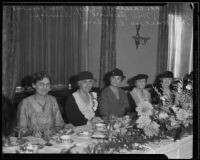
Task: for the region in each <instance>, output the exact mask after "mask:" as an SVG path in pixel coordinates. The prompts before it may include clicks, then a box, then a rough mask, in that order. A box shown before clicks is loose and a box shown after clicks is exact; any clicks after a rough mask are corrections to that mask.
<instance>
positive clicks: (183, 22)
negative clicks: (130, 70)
mask: <svg viewBox="0 0 200 160" xmlns="http://www.w3.org/2000/svg"><path fill="white" fill-rule="evenodd" d="M192 14H193V13H192V9H191V8H190V5H189V3H168V4H167V5H165V6H163V7H161V8H160V19H159V22H160V23H159V24H160V25H159V34H158V54H157V74H158V73H161V72H163V71H166V70H169V71H172V72H173V73H174V76H175V77H181V76H184V74H186V73H188V72H190V71H192V70H193V69H192V67H191V66H192V63H193V62H192V57H193V56H192V55H193V52H192V51H193V48H192V46H193V20H192V19H193V18H192Z"/></svg>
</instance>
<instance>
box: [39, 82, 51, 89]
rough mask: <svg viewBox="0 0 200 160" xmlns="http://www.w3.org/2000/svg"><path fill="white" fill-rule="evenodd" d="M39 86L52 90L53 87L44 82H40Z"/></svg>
mask: <svg viewBox="0 0 200 160" xmlns="http://www.w3.org/2000/svg"><path fill="white" fill-rule="evenodd" d="M38 85H39V86H40V87H46V88H50V87H51V84H50V83H46V84H45V83H42V82H39V83H38Z"/></svg>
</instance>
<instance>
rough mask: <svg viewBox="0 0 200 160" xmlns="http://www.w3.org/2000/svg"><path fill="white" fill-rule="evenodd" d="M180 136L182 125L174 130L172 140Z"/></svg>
mask: <svg viewBox="0 0 200 160" xmlns="http://www.w3.org/2000/svg"><path fill="white" fill-rule="evenodd" d="M181 136H182V126H181V127H179V128H177V129H176V130H175V134H174V141H176V140H179V139H181Z"/></svg>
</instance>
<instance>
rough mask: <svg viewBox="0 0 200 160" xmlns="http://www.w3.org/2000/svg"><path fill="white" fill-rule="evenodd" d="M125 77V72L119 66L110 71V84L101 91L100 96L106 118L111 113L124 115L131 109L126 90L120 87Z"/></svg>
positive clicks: (101, 110) (101, 107)
mask: <svg viewBox="0 0 200 160" xmlns="http://www.w3.org/2000/svg"><path fill="white" fill-rule="evenodd" d="M124 78H125V76H124V75H123V72H122V71H121V70H120V69H118V68H115V69H114V70H112V71H111V72H110V76H109V80H110V85H109V86H108V87H106V88H105V89H104V90H103V91H102V92H101V94H100V97H99V108H100V114H101V116H103V117H105V118H106V117H109V116H110V115H114V116H117V117H122V116H124V115H125V114H126V113H127V110H129V104H128V98H127V95H126V93H125V92H124V90H122V89H121V88H119V86H120V83H121V82H122V80H123V79H124Z"/></svg>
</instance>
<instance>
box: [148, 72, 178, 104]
mask: <svg viewBox="0 0 200 160" xmlns="http://www.w3.org/2000/svg"><path fill="white" fill-rule="evenodd" d="M173 79H174V75H173V73H172V72H170V71H165V72H163V73H161V74H159V75H158V76H157V78H156V83H155V85H154V89H153V90H152V91H151V97H152V103H153V104H159V103H161V104H163V105H167V104H169V103H171V102H172V93H171V84H172V82H173ZM161 97H163V98H164V99H163V98H161Z"/></svg>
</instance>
